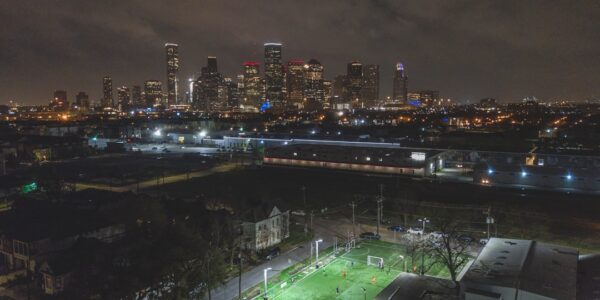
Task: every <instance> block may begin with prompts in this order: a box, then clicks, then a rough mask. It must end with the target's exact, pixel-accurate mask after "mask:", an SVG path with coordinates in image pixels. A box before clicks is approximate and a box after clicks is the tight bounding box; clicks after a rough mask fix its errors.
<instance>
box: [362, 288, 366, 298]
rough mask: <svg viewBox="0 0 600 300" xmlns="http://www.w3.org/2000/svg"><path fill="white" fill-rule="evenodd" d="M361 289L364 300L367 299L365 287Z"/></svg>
mask: <svg viewBox="0 0 600 300" xmlns="http://www.w3.org/2000/svg"><path fill="white" fill-rule="evenodd" d="M361 289H362V291H363V294H364V295H365V300H367V289H365V288H361Z"/></svg>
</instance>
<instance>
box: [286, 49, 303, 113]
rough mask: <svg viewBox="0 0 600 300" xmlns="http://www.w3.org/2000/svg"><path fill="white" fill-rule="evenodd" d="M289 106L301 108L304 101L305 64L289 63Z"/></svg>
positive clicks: (295, 61) (287, 73) (294, 61)
mask: <svg viewBox="0 0 600 300" xmlns="http://www.w3.org/2000/svg"><path fill="white" fill-rule="evenodd" d="M286 77H287V78H286V81H285V82H286V85H287V88H286V92H287V104H288V105H289V106H294V107H296V108H299V107H301V106H302V101H303V100H304V62H303V61H301V60H292V61H289V62H288V63H287V72H286Z"/></svg>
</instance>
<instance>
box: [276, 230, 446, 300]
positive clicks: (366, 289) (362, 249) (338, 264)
mask: <svg viewBox="0 0 600 300" xmlns="http://www.w3.org/2000/svg"><path fill="white" fill-rule="evenodd" d="M404 254H405V249H404V247H402V246H400V245H397V244H392V243H388V242H382V241H363V242H361V243H360V244H358V245H357V248H355V249H352V250H351V251H350V252H347V253H343V254H340V255H338V256H337V257H333V256H327V257H326V258H324V259H323V260H322V262H323V264H324V266H323V267H321V268H319V269H314V267H310V268H307V269H305V270H301V271H298V272H297V273H296V274H289V273H288V274H285V275H284V276H283V278H282V279H283V280H281V281H278V282H273V284H272V285H270V286H269V299H278V300H287V299H364V298H365V293H366V298H367V299H373V298H374V297H375V296H376V295H377V294H378V293H379V292H381V290H383V289H384V288H385V287H386V286H387V285H388V284H389V283H390V282H392V281H393V280H394V279H395V278H396V277H397V276H398V274H400V272H402V271H404V268H405V260H404V259H403V256H404ZM369 255H370V256H376V257H381V258H383V260H384V268H383V269H380V268H378V267H377V266H373V265H370V266H369V265H367V257H368V256H369ZM406 264H407V266H406V267H407V269H410V268H411V266H412V263H411V262H406ZM440 271H441V270H431V272H433V273H432V274H433V275H443V274H439V272H440ZM338 290H339V293H338Z"/></svg>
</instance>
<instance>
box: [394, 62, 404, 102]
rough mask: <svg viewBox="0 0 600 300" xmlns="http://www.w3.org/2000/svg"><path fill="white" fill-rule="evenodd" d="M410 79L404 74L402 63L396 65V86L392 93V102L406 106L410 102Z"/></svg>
mask: <svg viewBox="0 0 600 300" xmlns="http://www.w3.org/2000/svg"><path fill="white" fill-rule="evenodd" d="M407 84H408V77H407V76H406V73H404V65H403V64H402V63H397V64H396V70H395V71H394V86H393V92H392V100H394V101H397V102H400V103H401V104H406V103H407V101H408V85H407Z"/></svg>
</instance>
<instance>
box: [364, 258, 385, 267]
mask: <svg viewBox="0 0 600 300" xmlns="http://www.w3.org/2000/svg"><path fill="white" fill-rule="evenodd" d="M367 266H376V267H378V268H383V258H381V257H377V256H371V255H369V256H367Z"/></svg>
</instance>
